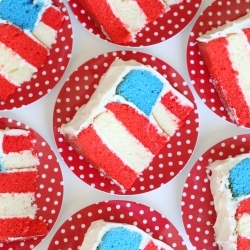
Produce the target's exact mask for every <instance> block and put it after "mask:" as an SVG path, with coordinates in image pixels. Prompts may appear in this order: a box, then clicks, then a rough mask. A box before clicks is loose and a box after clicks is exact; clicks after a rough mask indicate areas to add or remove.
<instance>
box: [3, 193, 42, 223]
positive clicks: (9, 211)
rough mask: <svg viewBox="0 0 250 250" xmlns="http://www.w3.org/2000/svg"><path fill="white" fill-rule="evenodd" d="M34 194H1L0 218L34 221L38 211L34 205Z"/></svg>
mask: <svg viewBox="0 0 250 250" xmlns="http://www.w3.org/2000/svg"><path fill="white" fill-rule="evenodd" d="M34 200H35V196H34V193H21V194H18V193H12V194H0V217H1V218H2V219H4V218H11V217H19V218H20V217H30V218H31V219H33V218H34V217H35V213H36V210H37V207H36V205H33V202H34Z"/></svg>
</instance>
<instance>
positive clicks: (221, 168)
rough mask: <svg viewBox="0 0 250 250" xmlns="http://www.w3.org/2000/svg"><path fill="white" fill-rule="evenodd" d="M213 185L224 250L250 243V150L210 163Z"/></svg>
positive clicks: (217, 232) (218, 237)
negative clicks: (246, 152)
mask: <svg viewBox="0 0 250 250" xmlns="http://www.w3.org/2000/svg"><path fill="white" fill-rule="evenodd" d="M209 168H210V170H211V171H212V175H211V177H210V187H211V191H212V195H213V198H214V206H215V210H216V214H217V218H216V223H215V225H214V230H215V236H216V242H217V244H218V245H219V246H220V247H221V248H222V249H223V250H229V249H237V250H244V249H248V248H249V246H250V227H249V222H250V188H249V181H250V174H249V168H250V154H249V153H248V154H243V155H238V156H236V157H234V158H229V159H226V160H222V161H215V162H213V163H212V164H211V165H210V166H209Z"/></svg>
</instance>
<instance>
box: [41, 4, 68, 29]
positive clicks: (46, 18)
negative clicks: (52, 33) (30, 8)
mask: <svg viewBox="0 0 250 250" xmlns="http://www.w3.org/2000/svg"><path fill="white" fill-rule="evenodd" d="M63 17H64V15H63V13H62V12H61V11H60V10H58V9H56V8H54V7H49V8H47V9H46V10H45V12H44V13H43V15H42V18H41V21H42V22H43V23H45V24H46V25H48V26H49V27H51V28H52V29H54V30H59V29H60V28H61V26H62V22H63Z"/></svg>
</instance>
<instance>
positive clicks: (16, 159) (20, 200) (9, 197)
mask: <svg viewBox="0 0 250 250" xmlns="http://www.w3.org/2000/svg"><path fill="white" fill-rule="evenodd" d="M35 142H36V138H35V136H34V134H33V132H31V131H26V130H22V129H9V130H0V241H13V240H23V239H26V238H30V237H36V236H42V235H45V234H47V233H48V229H47V225H46V223H45V222H44V221H39V220H38V219H37V218H36V212H37V205H36V204H35V192H36V185H35V183H36V180H37V177H38V170H37V168H36V167H37V165H39V159H38V158H37V155H36V151H35Z"/></svg>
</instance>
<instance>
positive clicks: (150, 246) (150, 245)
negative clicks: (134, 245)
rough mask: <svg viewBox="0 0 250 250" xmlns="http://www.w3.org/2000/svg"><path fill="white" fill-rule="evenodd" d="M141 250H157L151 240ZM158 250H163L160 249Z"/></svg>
mask: <svg viewBox="0 0 250 250" xmlns="http://www.w3.org/2000/svg"><path fill="white" fill-rule="evenodd" d="M143 250H158V247H157V246H156V245H155V244H154V242H153V241H152V240H151V241H150V242H149V243H148V244H147V245H146V247H145V248H144V249H143ZM160 250H164V249H163V248H160Z"/></svg>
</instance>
